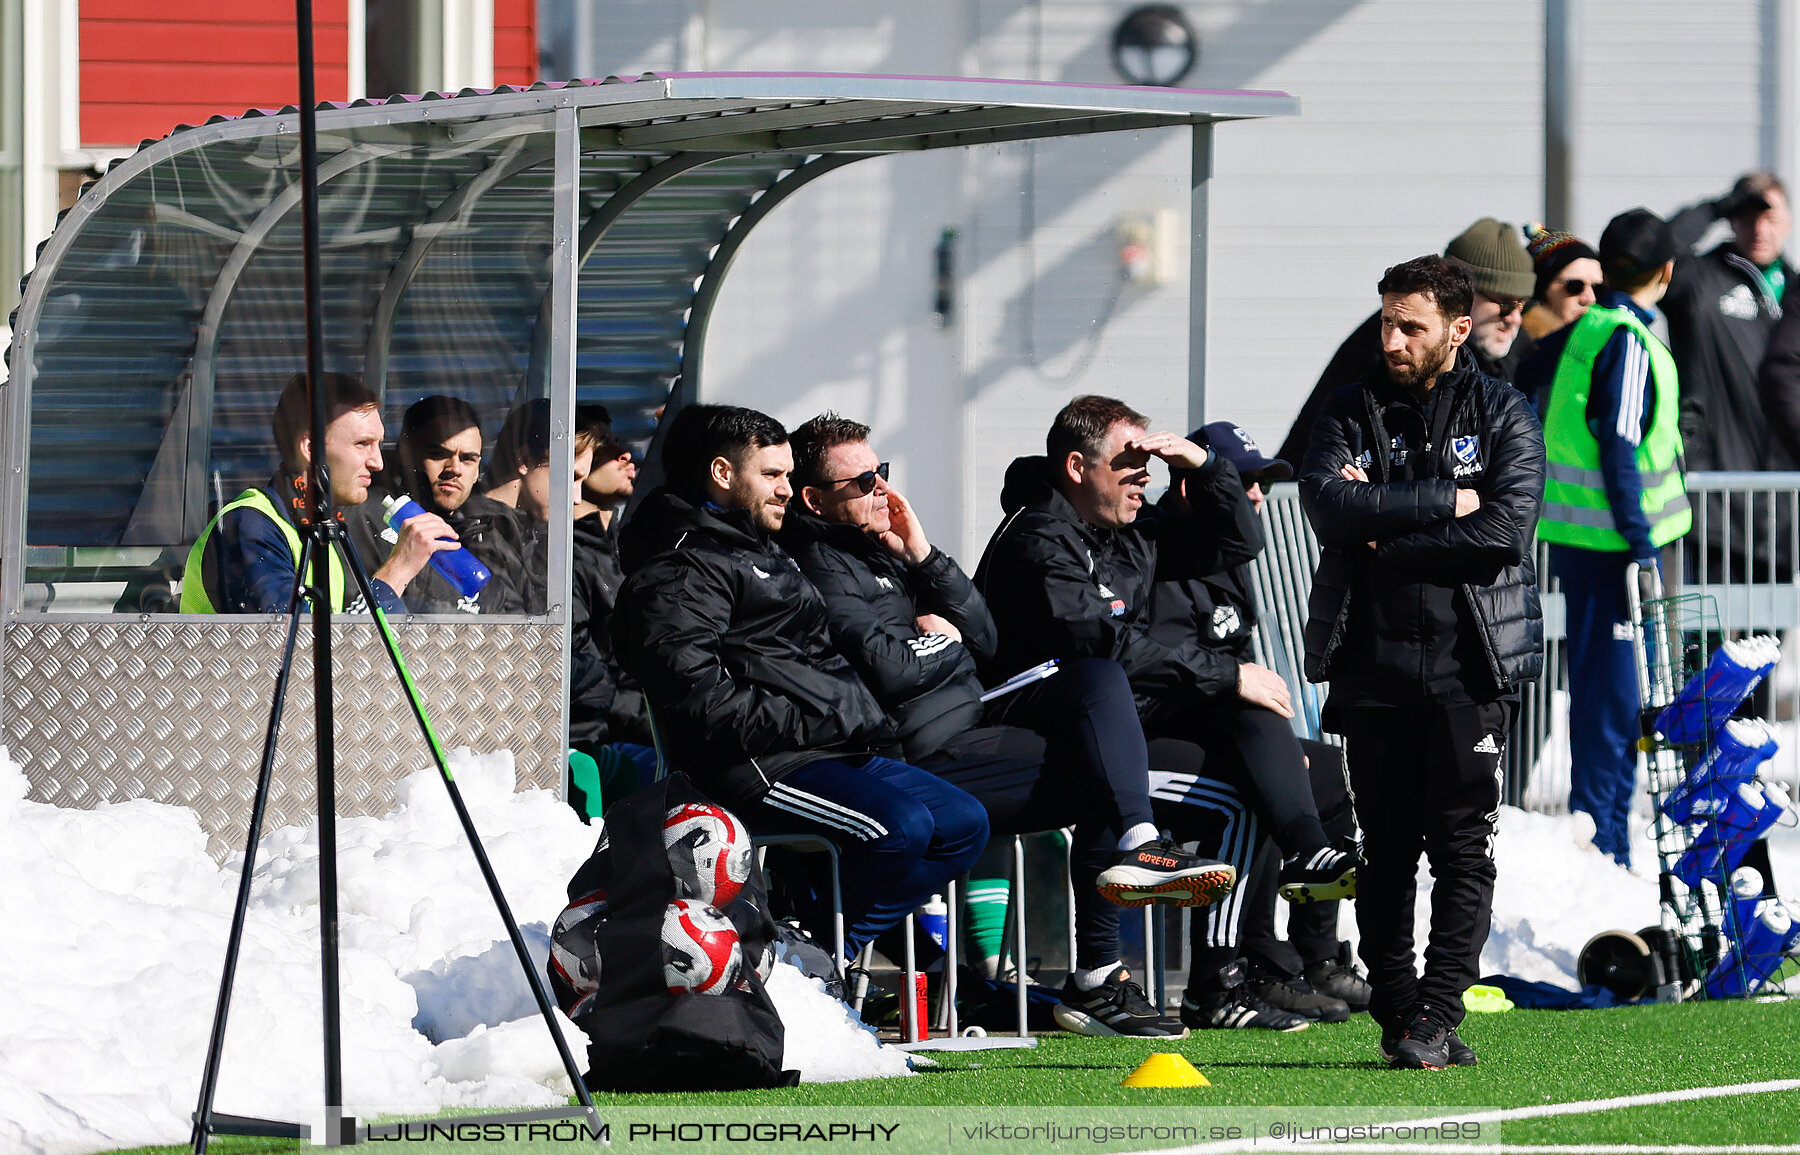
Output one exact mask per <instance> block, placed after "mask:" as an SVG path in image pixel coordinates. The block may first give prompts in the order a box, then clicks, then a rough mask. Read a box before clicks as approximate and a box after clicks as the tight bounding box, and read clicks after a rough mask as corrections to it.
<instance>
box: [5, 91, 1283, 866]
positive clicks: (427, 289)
mask: <svg viewBox="0 0 1800 1155" xmlns="http://www.w3.org/2000/svg"><path fill="white" fill-rule="evenodd" d="M1297 112H1298V102H1297V101H1296V100H1295V99H1294V98H1292V97H1290V96H1288V95H1286V94H1283V93H1276V92H1218V91H1196V90H1183V89H1171V88H1129V87H1115V86H1102V85H1077V84H1060V83H1037V82H1026V81H994V80H971V79H945V78H917V77H887V76H853V75H818V74H768V73H694V74H675V75H651V74H646V75H645V76H643V77H640V78H638V79H636V80H620V79H618V78H608V79H606V80H604V81H584V80H577V81H570V82H567V83H562V84H537V85H533V86H531V87H530V88H501V89H497V90H494V91H491V92H476V91H472V90H465V91H463V92H460V93H455V94H450V93H432V94H427V95H424V96H394V97H389V98H387V99H386V100H358V101H353V102H349V103H347V104H331V105H325V106H321V107H320V109H319V112H318V133H319V158H320V165H319V197H320V214H321V233H322V248H323V255H322V261H323V285H324V326H325V329H324V336H325V368H326V369H328V370H335V371H341V372H346V373H352V374H356V375H359V376H361V377H362V378H363V379H364V380H365V381H366V382H367V383H368V384H369V385H370V386H371V387H372V388H374V389H375V390H376V391H377V392H378V393H379V394H380V395H381V396H382V398H383V417H384V420H385V421H386V423H387V427H388V431H389V435H390V438H391V436H392V434H393V433H394V432H395V431H397V429H398V423H399V418H400V414H401V413H402V412H403V411H404V409H405V408H406V406H408V405H410V404H411V403H412V402H413V401H415V400H417V399H418V398H420V397H423V396H426V395H429V394H433V393H448V394H452V395H455V396H460V397H463V398H464V399H466V400H468V401H470V402H471V403H472V404H474V405H475V406H476V408H477V410H478V411H479V412H481V413H482V414H483V418H484V431H485V432H486V434H487V435H488V437H489V439H490V444H491V439H492V437H493V434H494V432H495V429H496V428H497V426H498V424H499V422H500V420H501V419H502V418H503V417H504V415H505V413H506V411H507V410H509V409H510V408H511V407H512V406H514V405H516V404H518V403H519V402H522V401H524V400H527V399H532V398H548V399H549V400H550V403H551V413H552V428H551V449H552V477H553V479H555V481H554V484H555V486H556V489H555V490H554V491H553V493H552V495H551V506H552V508H567V507H568V504H569V501H570V494H569V486H570V484H571V482H570V473H571V469H570V464H571V460H572V457H573V452H572V437H571V429H570V426H571V423H572V420H573V413H574V406H575V404H576V403H577V401H582V402H588V401H598V402H603V403H604V404H606V405H607V406H608V407H609V409H610V410H611V411H612V414H613V417H614V422H615V428H616V429H617V431H618V433H619V434H620V435H621V439H622V440H624V441H626V442H627V443H630V444H632V445H634V446H642V445H644V444H645V443H647V442H648V441H649V440H650V438H651V437H652V436H653V434H654V431H655V427H656V423H657V421H658V418H659V415H660V418H661V419H662V420H667V419H668V417H669V416H670V415H672V414H673V413H674V412H675V411H676V410H677V409H679V408H680V406H681V405H682V404H684V403H686V402H688V401H691V400H695V399H698V398H700V397H702V395H703V390H704V369H705V364H704V354H705V349H706V330H707V322H708V320H709V318H710V316H711V314H712V310H713V306H714V303H715V301H716V300H717V299H718V294H719V289H720V285H721V283H722V282H723V279H724V277H725V275H726V274H727V272H728V271H729V269H730V267H731V263H732V258H733V256H734V255H735V254H736V253H737V252H738V250H739V248H740V247H741V246H742V244H743V243H744V240H745V238H746V237H748V236H749V234H750V233H751V231H752V230H753V229H755V227H756V226H757V224H758V223H760V222H761V221H762V220H764V219H765V218H767V217H768V216H769V214H770V213H771V212H774V211H776V210H777V209H778V208H779V206H780V205H781V203H782V201H783V200H785V199H786V198H787V197H788V196H789V195H790V194H792V193H793V192H795V191H796V190H798V189H800V188H802V187H804V186H806V185H807V184H808V183H810V182H811V181H813V180H815V179H818V178H821V177H826V176H828V174H830V173H831V172H832V171H834V170H836V169H838V168H841V167H843V166H845V165H848V164H852V163H854V162H856V161H858V160H862V159H866V158H868V157H874V156H883V155H890V154H895V153H907V152H917V151H922V150H927V149H939V148H960V147H966V146H970V145H979V144H987V143H996V142H1006V141H1022V140H1032V139H1045V138H1052V137H1062V136H1072V135H1080V134H1089V133H1104V132H1115V131H1129V130H1143V129H1151V128H1180V127H1185V128H1187V129H1189V130H1190V131H1191V134H1192V139H1193V165H1192V179H1191V209H1192V218H1191V219H1192V229H1191V230H1190V233H1189V238H1190V243H1191V254H1190V281H1191V283H1190V290H1191V304H1190V309H1189V339H1190V370H1189V390H1190V417H1197V416H1198V415H1199V414H1200V413H1201V412H1202V410H1203V398H1204V389H1205V364H1206V360H1205V340H1206V300H1207V293H1206V274H1207V261H1206V254H1207V243H1208V238H1209V236H1210V221H1209V219H1208V211H1207V207H1208V182H1209V180H1210V177H1211V169H1212V128H1213V125H1215V124H1217V123H1219V122H1222V121H1229V120H1240V119H1248V118H1254V117H1262V116H1279V115H1292V114H1295V113H1297ZM298 122H299V117H298V114H297V113H296V112H295V111H294V110H293V109H285V110H281V111H273V112H250V113H246V114H244V115H242V116H236V117H217V118H214V119H213V120H211V121H209V122H208V123H207V124H205V125H200V126H184V127H181V128H179V129H177V130H176V131H175V132H173V133H171V134H170V135H169V136H167V137H165V138H163V139H161V140H158V141H152V142H146V143H145V144H144V145H143V146H142V147H141V148H140V149H139V150H138V151H137V152H136V153H135V154H133V155H132V156H130V157H127V158H124V159H122V160H119V161H117V162H115V163H114V164H113V165H112V166H111V168H110V169H109V171H108V172H107V173H106V174H105V175H104V176H103V177H102V178H101V179H99V180H98V181H96V182H94V183H92V184H90V185H88V186H87V187H86V188H85V189H84V190H83V193H82V195H81V197H80V198H79V199H78V200H77V202H76V203H75V205H74V207H73V208H71V209H70V210H69V211H68V213H67V214H65V216H64V217H63V219H62V220H61V222H60V223H59V224H58V226H57V228H56V230H55V232H54V233H53V234H52V236H51V237H50V239H49V240H48V241H47V242H45V244H44V245H43V247H42V248H41V250H40V252H39V254H38V260H37V264H36V267H35V269H34V270H33V271H32V273H31V274H30V275H29V277H27V279H26V282H25V285H24V292H23V298H22V301H21V303H20V305H19V308H18V310H17V312H16V313H15V315H14V318H13V337H12V345H11V347H10V349H9V351H8V356H9V364H10V369H11V377H10V380H9V381H8V382H7V383H6V385H5V386H4V389H3V390H0V421H3V423H4V438H5V442H4V445H5V472H4V475H3V480H0V497H3V500H0V735H3V738H4V741H5V743H6V745H7V746H8V747H9V749H10V751H11V754H12V756H13V757H14V758H15V759H16V760H18V761H19V762H20V763H21V764H22V765H23V766H24V767H25V769H26V773H27V777H28V779H29V781H30V786H31V797H32V798H34V799H36V800H39V801H44V802H51V803H55V804H57V805H61V806H75V807H85V806H92V805H95V804H97V803H100V802H107V801H119V800H123V799H128V798H151V799H155V800H157V801H162V802H170V803H177V804H181V805H185V806H191V807H193V808H195V809H196V810H197V811H198V812H199V814H200V816H201V822H202V824H203V825H204V826H205V827H206V829H207V830H208V832H209V833H210V834H211V835H212V839H213V849H214V851H215V853H223V851H224V850H225V848H226V847H227V845H228V841H229V839H230V838H232V837H234V836H235V834H236V833H237V832H238V831H241V828H242V824H243V817H244V815H245V814H247V813H248V810H249V799H250V794H251V792H252V790H253V788H254V784H255V772H254V771H255V751H256V750H257V749H258V748H259V745H260V740H261V736H262V732H263V728H264V725H265V723H266V721H267V711H268V702H269V695H270V692H271V689H272V686H273V678H274V671H275V668H276V666H277V663H278V660H279V651H280V643H281V636H282V626H281V622H282V618H280V617H279V616H233V615H211V616H183V615H181V614H178V613H169V612H162V610H161V608H160V606H159V604H158V598H157V596H156V594H157V591H159V590H164V589H166V588H169V587H170V586H171V584H172V583H175V582H178V581H179V570H180V564H181V561H182V560H183V559H185V555H186V550H187V547H188V545H189V544H190V543H192V542H193V541H194V540H195V538H196V537H198V535H199V534H200V532H201V531H202V530H203V529H204V527H205V526H206V524H207V522H208V520H209V519H210V518H211V516H212V514H213V513H214V512H215V511H216V510H217V509H218V508H219V507H220V505H221V504H222V503H223V502H226V501H229V500H231V499H232V498H233V497H234V496H236V494H238V493H239V492H241V491H242V490H244V489H245V488H248V487H250V486H254V485H260V484H262V483H263V482H264V481H265V480H266V479H267V478H268V476H269V474H270V472H271V470H272V468H273V466H274V463H275V450H274V445H273V439H272V436H271V434H270V431H269V414H270V412H271V410H272V409H273V407H274V402H275V398H276V396H277V394H278V393H279V391H280V389H281V387H282V384H283V383H284V382H285V380H286V379H287V378H288V377H289V376H290V375H291V374H293V373H294V372H296V371H299V370H301V369H303V368H304V365H305V347H304V341H305V333H304V324H305V322H304V309H303V299H302V297H303V295H302V291H301V243H300V233H301V223H300V212H299V201H300V187H299V185H298V183H297V178H298V173H299V132H298ZM569 553H570V537H569V534H568V533H567V531H566V530H565V531H564V532H562V533H560V534H556V533H553V534H551V536H550V544H549V574H548V582H549V591H550V592H549V612H548V614H546V615H544V616H538V617H488V616H483V617H478V618H468V617H464V618H461V619H452V618H441V617H440V618H427V617H424V616H414V617H411V618H407V619H405V620H404V621H403V622H402V623H400V625H399V631H398V632H399V635H400V640H401V645H402V647H403V648H404V649H405V651H406V653H407V655H408V661H409V664H410V665H411V666H412V668H413V670H414V671H415V673H416V675H417V677H418V679H419V681H420V683H421V688H422V689H423V691H424V693H425V695H426V697H427V700H428V701H429V702H430V704H431V707H432V709H433V712H434V717H435V720H436V722H437V726H438V731H439V733H440V734H441V735H442V736H443V738H444V741H445V745H446V746H452V747H453V746H458V745H469V746H473V747H475V748H476V749H478V750H496V749H510V750H512V751H514V753H515V755H516V756H517V759H518V769H519V773H520V775H521V777H523V778H528V779H530V780H532V781H535V782H537V783H538V784H540V785H543V786H547V787H552V788H554V787H557V786H558V785H559V784H560V782H561V779H562V766H563V754H564V743H563V738H564V733H565V722H566V718H565V715H566V700H567V695H566V689H565V680H566V669H567V644H568V643H567V614H566V605H567V601H568V587H569ZM301 637H302V643H301V644H302V647H303V648H304V647H306V646H307V641H306V638H307V633H306V631H302V634H301ZM333 647H334V652H335V654H336V664H337V681H336V687H337V697H338V703H337V716H338V719H339V722H338V735H337V751H338V759H339V775H338V783H339V791H340V797H341V799H342V801H341V803H340V805H341V807H342V810H343V812H344V813H346V814H356V813H369V812H375V813H379V812H380V811H381V810H383V809H385V807H386V806H387V805H389V804H390V803H391V801H392V785H393V783H394V781H395V780H396V779H397V778H398V777H399V776H400V775H401V774H403V773H405V772H406V771H408V770H410V769H413V768H415V767H417V766H419V765H422V764H423V763H424V761H425V756H426V752H425V749H424V747H423V745H422V744H421V743H420V740H419V738H418V735H417V732H416V729H415V728H414V727H413V726H412V724H411V720H410V717H409V716H408V713H407V710H406V707H405V704H404V702H403V700H402V699H401V698H400V696H399V695H398V693H397V691H396V689H395V687H394V685H393V681H392V674H391V673H390V672H389V671H388V670H387V669H386V668H385V666H384V662H385V657H384V655H383V653H382V651H381V647H380V643H379V639H378V637H377V635H376V633H375V629H374V626H373V623H372V622H370V621H369V620H368V619H366V618H364V619H356V618H346V619H344V620H342V621H338V622H336V624H335V625H334V636H333ZM306 660H307V659H306V658H304V657H303V658H302V659H301V661H302V663H304V662H305V661H306ZM297 683H298V684H296V685H295V686H294V687H293V689H292V690H291V700H290V702H289V710H288V723H287V727H286V731H287V732H286V734H285V736H284V741H283V742H282V746H281V756H280V759H279V761H278V762H277V765H276V778H275V790H274V794H273V796H272V798H271V802H270V806H271V811H272V813H271V817H270V825H271V826H280V825H282V824H284V823H287V822H292V821H296V820H300V819H301V818H302V816H303V815H304V814H306V813H307V812H309V811H310V810H311V809H312V806H313V802H312V793H313V782H312V776H311V774H310V773H308V772H307V771H308V770H309V768H310V757H311V755H310V751H311V750H312V748H313V744H312V735H311V725H312V723H311V717H312V711H311V707H310V695H311V688H310V685H309V684H307V682H306V680H305V679H299V680H297ZM296 760H298V761H296ZM221 835H223V836H224V837H223V838H221Z"/></svg>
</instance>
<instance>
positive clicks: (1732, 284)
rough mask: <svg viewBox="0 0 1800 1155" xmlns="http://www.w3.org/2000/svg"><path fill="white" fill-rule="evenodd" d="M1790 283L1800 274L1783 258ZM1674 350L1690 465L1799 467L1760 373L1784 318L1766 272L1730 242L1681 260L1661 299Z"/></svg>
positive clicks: (1684, 447) (1684, 444) (1695, 467)
mask: <svg viewBox="0 0 1800 1155" xmlns="http://www.w3.org/2000/svg"><path fill="white" fill-rule="evenodd" d="M1782 269H1783V271H1784V272H1785V273H1786V274H1787V283H1788V284H1789V285H1790V286H1791V285H1793V284H1794V282H1795V280H1796V278H1797V277H1800V273H1796V272H1795V271H1794V269H1793V268H1792V267H1791V266H1789V265H1787V264H1786V262H1783V264H1782ZM1662 311H1663V313H1664V315H1665V316H1667V317H1668V318H1669V351H1670V352H1671V353H1673V354H1674V355H1675V368H1676V369H1677V370H1678V372H1679V373H1680V376H1681V444H1682V452H1683V454H1684V456H1685V457H1686V461H1687V468H1689V469H1693V470H1702V469H1792V468H1794V466H1795V459H1794V458H1793V457H1792V456H1791V455H1789V453H1788V451H1787V447H1786V445H1785V444H1783V443H1782V442H1781V440H1780V439H1779V438H1777V437H1774V436H1772V435H1771V430H1770V427H1769V423H1768V422H1767V421H1765V420H1764V418H1763V406H1762V401H1761V398H1760V397H1759V396H1758V395H1757V385H1756V374H1757V370H1758V369H1759V368H1760V367H1761V365H1762V361H1763V355H1764V353H1766V352H1767V351H1768V348H1769V337H1770V335H1771V334H1772V333H1774V331H1775V326H1776V323H1777V322H1779V321H1780V320H1781V313H1782V307H1781V303H1780V302H1779V301H1776V300H1775V299H1774V298H1773V297H1771V296H1770V295H1769V290H1768V287H1767V286H1766V285H1764V284H1763V279H1762V274H1761V273H1760V272H1758V271H1757V269H1756V266H1755V265H1752V264H1751V263H1750V262H1749V261H1748V260H1747V259H1745V258H1744V257H1743V256H1742V255H1741V254H1739V252H1738V251H1737V246H1736V245H1734V244H1731V243H1729V242H1728V243H1726V244H1723V245H1720V246H1719V247H1718V248H1715V249H1713V250H1712V251H1711V252H1708V253H1705V254H1704V255H1701V256H1697V257H1681V258H1678V259H1677V260H1676V262H1675V280H1674V281H1673V282H1672V283H1671V284H1670V285H1669V291H1668V294H1667V295H1666V296H1664V297H1663V300H1662Z"/></svg>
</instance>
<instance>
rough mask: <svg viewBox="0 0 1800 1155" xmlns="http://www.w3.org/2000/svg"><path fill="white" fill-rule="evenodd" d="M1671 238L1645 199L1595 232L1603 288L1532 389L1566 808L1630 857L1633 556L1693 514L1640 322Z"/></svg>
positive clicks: (1652, 553) (1648, 565)
mask: <svg viewBox="0 0 1800 1155" xmlns="http://www.w3.org/2000/svg"><path fill="white" fill-rule="evenodd" d="M1675 255H1676V244H1675V237H1674V235H1673V234H1672V233H1671V232H1670V230H1669V226H1668V224H1667V223H1665V222H1664V221H1663V219H1662V218H1661V217H1659V216H1657V215H1656V214H1655V213H1653V212H1651V211H1650V210H1648V209H1641V208H1639V209H1632V210H1631V211H1629V212H1625V213H1621V214H1619V215H1618V216H1616V217H1614V218H1613V220H1612V223H1611V224H1609V225H1607V226H1606V231H1605V232H1604V233H1602V234H1601V236H1600V266H1601V269H1602V271H1603V273H1604V275H1605V278H1606V286H1605V289H1604V290H1603V291H1602V292H1601V294H1600V297H1599V299H1598V300H1596V301H1595V302H1594V305H1593V307H1592V308H1590V309H1589V310H1588V311H1587V312H1586V313H1584V314H1582V316H1581V318H1580V319H1579V320H1577V321H1576V322H1575V323H1574V324H1572V325H1570V326H1569V327H1568V328H1567V329H1565V330H1563V332H1562V333H1560V334H1557V336H1558V337H1559V338H1561V340H1562V342H1563V348H1562V354H1561V357H1560V358H1559V360H1558V361H1557V364H1556V375H1555V377H1554V378H1553V380H1552V383H1551V386H1550V395H1549V397H1548V399H1547V400H1546V401H1545V402H1544V406H1545V409H1544V444H1545V450H1546V453H1547V455H1548V459H1549V460H1548V467H1547V476H1546V480H1545V488H1544V512H1543V516H1542V518H1541V519H1540V520H1539V522H1538V536H1539V538H1541V539H1542V540H1544V541H1547V542H1549V543H1551V550H1550V564H1551V568H1552V570H1553V571H1554V572H1555V573H1556V575H1557V576H1558V577H1559V578H1561V579H1562V586H1563V597H1564V600H1565V602H1566V604H1567V606H1568V655H1569V716H1570V717H1571V718H1576V719H1580V724H1579V725H1575V726H1571V727H1570V735H1569V753H1570V769H1569V807H1570V809H1571V810H1580V811H1584V812H1586V813H1587V814H1589V815H1591V816H1592V817H1593V819H1594V845H1595V846H1597V847H1599V848H1600V850H1601V851H1603V852H1605V853H1607V854H1610V855H1612V857H1613V860H1614V861H1616V862H1617V863H1619V865H1621V866H1630V865H1631V845H1630V830H1629V823H1628V818H1629V815H1630V813H1631V795H1632V791H1633V789H1634V788H1635V785H1636V782H1637V753H1636V741H1635V740H1636V738H1637V733H1638V711H1639V708H1640V703H1639V701H1638V682H1637V670H1636V666H1635V661H1636V658H1635V656H1634V653H1633V648H1632V637H1631V618H1630V612H1629V608H1628V605H1627V600H1626V599H1627V593H1626V587H1625V583H1626V572H1627V567H1629V566H1630V565H1632V564H1634V563H1635V564H1636V565H1638V566H1639V567H1640V568H1641V569H1642V570H1654V569H1655V568H1656V565H1657V553H1658V551H1659V550H1660V549H1661V548H1662V547H1663V546H1665V545H1667V544H1668V543H1670V542H1672V541H1674V540H1676V539H1677V538H1679V537H1681V536H1682V535H1683V534H1685V533H1687V531H1688V527H1689V525H1690V524H1691V523H1692V520H1693V516H1692V514H1691V513H1690V512H1689V509H1688V499H1687V491H1686V488H1685V487H1684V486H1683V484H1682V478H1681V469H1682V463H1681V432H1680V429H1679V428H1678V425H1677V421H1678V415H1679V412H1680V404H1681V395H1680V387H1679V385H1678V383H1677V379H1676V371H1675V360H1674V358H1673V357H1672V356H1670V354H1669V350H1668V347H1667V346H1666V345H1664V344H1663V343H1662V341H1661V340H1660V339H1658V338H1657V336H1656V335H1655V334H1654V333H1652V332H1651V331H1650V325H1651V322H1652V321H1653V319H1654V316H1655V315H1654V314H1653V313H1652V311H1651V310H1652V309H1653V308H1654V307H1655V305H1656V303H1657V302H1658V301H1660V300H1661V299H1662V296H1663V293H1664V292H1665V291H1667V289H1668V287H1669V280H1670V278H1671V277H1673V276H1674V272H1675Z"/></svg>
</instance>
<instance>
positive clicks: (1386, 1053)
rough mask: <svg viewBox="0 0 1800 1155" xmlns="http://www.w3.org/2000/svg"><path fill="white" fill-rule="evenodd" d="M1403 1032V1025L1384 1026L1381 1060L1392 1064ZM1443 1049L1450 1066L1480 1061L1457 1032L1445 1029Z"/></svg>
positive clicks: (1465, 1065)
mask: <svg viewBox="0 0 1800 1155" xmlns="http://www.w3.org/2000/svg"><path fill="white" fill-rule="evenodd" d="M1404 1033H1405V1028H1404V1027H1386V1028H1384V1029H1383V1030H1382V1032H1381V1061H1382V1062H1384V1063H1387V1064H1388V1065H1389V1066H1392V1065H1393V1062H1394V1054H1395V1052H1396V1051H1397V1050H1398V1048H1399V1046H1400V1036H1401V1035H1402V1034H1404ZM1444 1051H1445V1054H1446V1056H1447V1057H1448V1058H1449V1060H1450V1065H1451V1066H1452V1067H1473V1066H1475V1065H1477V1064H1478V1063H1480V1062H1481V1060H1480V1059H1478V1058H1476V1057H1475V1048H1474V1047H1471V1046H1470V1045H1469V1044H1467V1043H1465V1042H1463V1041H1462V1039H1461V1038H1460V1037H1459V1036H1458V1035H1457V1033H1456V1032H1455V1031H1454V1030H1452V1031H1447V1032H1445V1034H1444Z"/></svg>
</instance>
